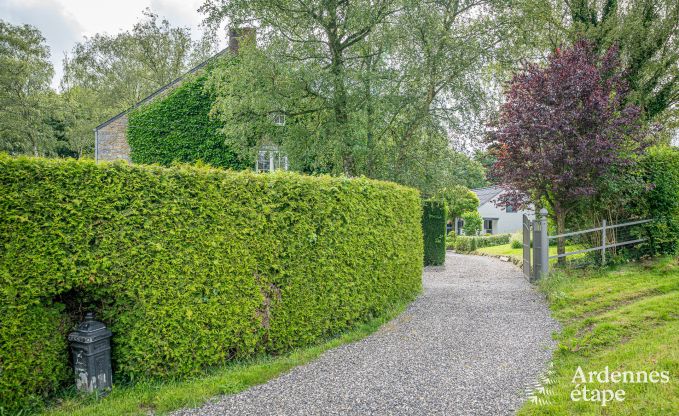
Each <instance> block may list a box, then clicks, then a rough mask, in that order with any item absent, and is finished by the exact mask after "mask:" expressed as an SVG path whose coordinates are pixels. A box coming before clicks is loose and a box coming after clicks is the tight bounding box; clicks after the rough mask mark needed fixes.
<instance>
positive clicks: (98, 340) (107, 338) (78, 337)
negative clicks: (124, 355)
mask: <svg viewBox="0 0 679 416" xmlns="http://www.w3.org/2000/svg"><path fill="white" fill-rule="evenodd" d="M111 335H112V334H111V331H110V330H109V329H108V328H106V326H105V325H104V324H103V323H101V322H99V321H95V320H94V313H92V312H88V313H87V314H85V320H84V321H83V322H82V323H81V324H80V325H78V329H76V330H75V331H73V332H71V333H70V334H68V340H69V342H70V343H71V351H72V353H73V368H74V370H75V384H76V387H77V388H78V390H80V391H85V392H88V393H92V392H94V391H98V392H100V393H105V392H106V391H107V390H108V389H110V387H111V386H112V376H113V372H112V370H111Z"/></svg>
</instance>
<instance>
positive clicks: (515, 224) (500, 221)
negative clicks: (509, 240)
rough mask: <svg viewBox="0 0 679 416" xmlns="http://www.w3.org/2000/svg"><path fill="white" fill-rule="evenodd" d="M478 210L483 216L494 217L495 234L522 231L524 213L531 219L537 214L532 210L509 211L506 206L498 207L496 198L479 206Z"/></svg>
mask: <svg viewBox="0 0 679 416" xmlns="http://www.w3.org/2000/svg"><path fill="white" fill-rule="evenodd" d="M478 211H479V214H480V215H481V217H482V218H484V219H491V218H492V219H493V234H507V233H509V234H511V233H515V232H517V231H521V230H522V227H523V214H526V215H528V216H529V217H530V218H531V219H533V217H534V216H535V214H534V213H533V211H532V210H524V211H521V210H518V211H514V212H507V210H506V208H505V207H496V206H495V200H491V201H488V202H486V203H485V204H483V205H482V206H480V207H479V208H478Z"/></svg>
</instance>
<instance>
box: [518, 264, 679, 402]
mask: <svg viewBox="0 0 679 416" xmlns="http://www.w3.org/2000/svg"><path fill="white" fill-rule="evenodd" d="M539 286H540V288H541V290H542V291H544V293H545V294H546V295H547V298H548V300H549V302H550V305H551V309H552V313H553V316H554V317H555V318H556V319H557V320H559V321H560V322H561V324H562V326H563V330H562V332H561V334H559V335H557V336H556V339H557V341H558V348H557V350H556V351H555V353H554V359H553V363H554V368H553V370H554V374H553V375H552V376H551V377H550V379H551V381H552V384H547V385H546V386H547V390H549V391H550V393H551V394H542V395H539V399H541V400H546V401H548V402H549V404H544V403H543V404H535V403H530V402H529V403H527V404H525V405H524V406H523V408H522V409H521V410H520V411H519V415H568V414H578V415H670V414H672V415H679V261H678V259H677V258H663V259H659V260H656V261H654V262H647V263H643V264H628V265H625V266H617V267H614V268H609V269H605V270H599V271H583V270H579V271H575V270H571V271H558V272H556V273H555V274H554V275H552V276H550V277H549V278H547V279H545V280H543V281H541V282H540V283H539ZM578 366H580V367H581V368H582V370H583V371H584V372H585V373H589V372H590V371H598V372H603V371H605V368H606V367H608V369H609V371H610V372H615V371H633V372H635V373H636V372H639V371H646V372H647V373H650V372H652V371H658V372H662V371H668V372H669V382H668V383H657V384H653V383H637V384H632V383H620V382H618V383H613V382H610V381H609V382H608V383H606V382H598V381H597V380H594V382H591V383H590V382H587V383H586V387H587V389H588V390H590V391H591V390H592V389H596V390H600V391H602V390H611V391H614V392H615V391H617V390H619V389H622V390H624V391H625V395H624V401H621V402H617V401H613V402H610V403H607V404H606V406H605V407H604V406H602V405H601V403H600V402H598V403H592V402H583V401H573V400H571V393H572V391H573V390H574V388H575V387H576V384H575V383H573V378H574V376H575V374H576V370H577V368H578ZM641 377H643V375H642V376H641ZM578 381H581V380H578ZM581 387H582V386H581ZM580 391H582V389H581V388H580ZM592 394H596V393H590V394H589V396H590V397H591V395H592ZM599 394H606V393H599ZM575 397H576V398H577V394H576V396H575Z"/></svg>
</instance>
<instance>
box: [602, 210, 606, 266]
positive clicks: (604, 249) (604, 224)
mask: <svg viewBox="0 0 679 416" xmlns="http://www.w3.org/2000/svg"><path fill="white" fill-rule="evenodd" d="M605 264H606V220H601V265H602V266H604V265H605Z"/></svg>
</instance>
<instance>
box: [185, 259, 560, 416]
mask: <svg viewBox="0 0 679 416" xmlns="http://www.w3.org/2000/svg"><path fill="white" fill-rule="evenodd" d="M423 286H424V290H423V293H422V294H421V295H420V296H419V297H418V298H417V300H415V302H413V303H412V304H411V305H410V306H409V308H408V309H407V310H406V311H405V312H404V313H403V314H401V315H400V316H399V317H398V318H396V319H394V320H393V321H391V322H389V323H387V324H386V325H384V326H383V327H382V328H381V329H380V330H378V331H377V332H376V333H374V334H372V335H371V336H369V337H367V338H365V339H363V340H361V341H359V342H355V343H352V344H348V345H343V346H341V347H338V348H335V349H333V350H330V351H327V352H325V353H324V354H323V355H322V356H321V357H320V358H319V359H318V360H316V361H314V362H312V363H310V364H307V365H304V366H300V367H297V368H295V369H293V370H291V371H290V372H288V373H286V374H284V375H282V376H280V377H278V378H276V379H273V380H271V381H269V382H268V383H265V384H262V385H259V386H255V387H252V388H250V389H247V390H245V391H243V392H241V393H238V394H234V395H229V396H221V397H217V398H215V399H212V400H211V401H210V402H208V403H206V404H205V405H203V406H202V407H199V408H195V409H183V410H180V411H178V412H175V413H173V414H174V415H175V416H180V415H182V416H185V415H367V414H373V415H507V414H512V413H514V411H515V410H516V409H517V408H518V407H519V406H520V405H521V403H522V402H523V400H524V399H525V393H524V390H525V388H526V387H527V386H528V385H530V384H533V383H535V382H536V380H537V378H538V376H539V375H540V374H541V373H542V372H543V370H545V368H546V365H547V362H548V361H549V359H550V357H551V350H552V348H553V346H554V343H553V341H552V339H551V334H552V332H554V331H557V330H558V329H559V327H558V325H557V324H556V322H555V321H554V320H552V319H551V318H550V316H549V311H548V308H547V304H546V302H545V300H544V299H543V297H542V296H541V295H540V294H539V293H538V292H537V291H536V290H535V288H533V287H532V286H531V285H530V284H529V283H528V282H527V281H526V280H525V279H524V278H523V275H522V273H521V271H520V270H519V269H518V268H516V267H515V266H514V265H512V264H511V263H505V262H502V261H500V260H498V259H495V258H491V257H480V256H465V255H459V254H453V253H448V254H447V256H446V264H445V266H441V267H428V268H425V271H424V274H423Z"/></svg>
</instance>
